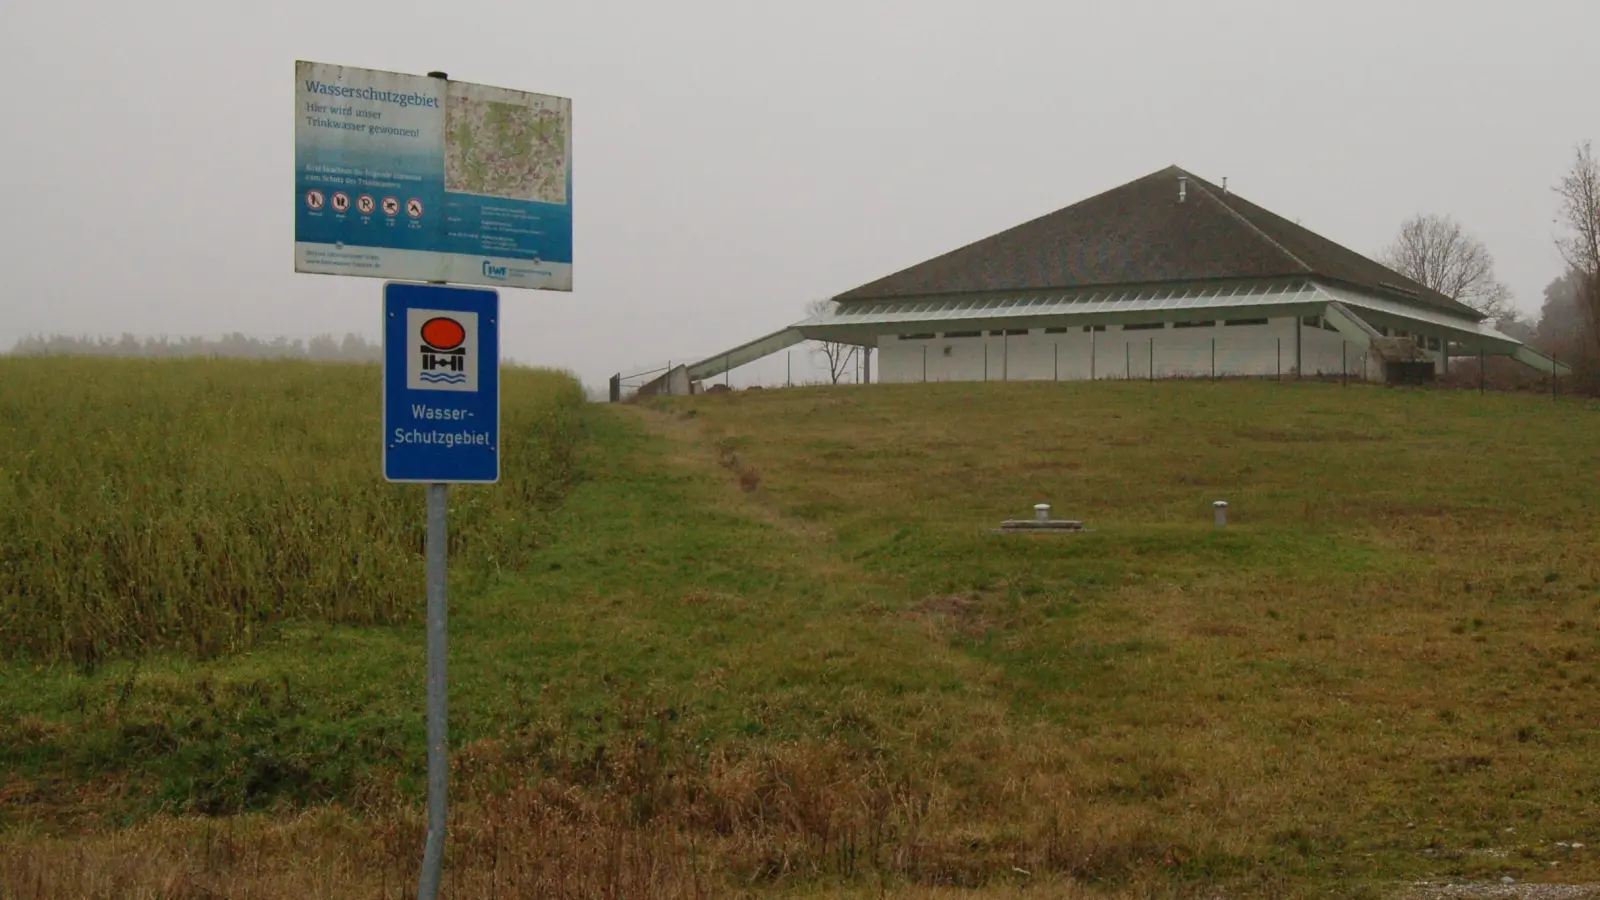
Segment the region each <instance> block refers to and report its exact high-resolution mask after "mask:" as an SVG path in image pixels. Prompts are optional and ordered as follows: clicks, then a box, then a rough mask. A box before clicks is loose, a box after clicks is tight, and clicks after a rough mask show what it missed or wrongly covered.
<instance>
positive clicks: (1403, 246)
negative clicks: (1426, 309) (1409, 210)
mask: <svg viewBox="0 0 1600 900" xmlns="http://www.w3.org/2000/svg"><path fill="white" fill-rule="evenodd" d="M1379 261H1380V262H1382V263H1383V264H1384V265H1386V266H1388V267H1389V268H1391V269H1394V270H1395V271H1396V272H1399V273H1400V274H1402V275H1405V276H1406V277H1408V278H1410V279H1411V280H1413V281H1416V282H1419V283H1420V284H1422V285H1423V286H1425V287H1430V288H1433V289H1434V290H1436V291H1438V292H1439V293H1441V294H1444V295H1445V296H1446V297H1449V298H1450V299H1452V300H1456V301H1459V302H1461V303H1465V304H1466V305H1467V306H1470V307H1472V308H1473V309H1475V310H1477V311H1478V312H1481V313H1483V314H1484V315H1485V316H1488V317H1489V318H1491V319H1494V320H1497V321H1498V320H1500V319H1505V318H1507V317H1510V316H1515V315H1516V311H1515V310H1514V309H1513V308H1512V306H1511V291H1510V289H1508V288H1507V287H1506V286H1505V285H1503V284H1501V283H1500V281H1499V280H1498V279H1496V278H1495V277H1494V257H1493V256H1491V255H1490V253H1489V248H1487V247H1485V246H1484V245H1483V242H1482V241H1480V240H1478V239H1477V238H1475V237H1473V236H1472V235H1471V234H1469V233H1467V231H1466V230H1465V229H1463V228H1462V227H1461V223H1459V222H1457V221H1456V220H1455V219H1452V218H1451V217H1449V216H1439V215H1416V216H1412V217H1411V218H1409V219H1407V220H1406V221H1405V223H1404V224H1402V225H1401V226H1400V234H1399V235H1398V236H1396V237H1395V239H1394V242H1393V243H1391V244H1390V245H1389V246H1388V247H1387V248H1386V249H1385V250H1384V251H1383V253H1382V254H1381V255H1380V256H1379Z"/></svg>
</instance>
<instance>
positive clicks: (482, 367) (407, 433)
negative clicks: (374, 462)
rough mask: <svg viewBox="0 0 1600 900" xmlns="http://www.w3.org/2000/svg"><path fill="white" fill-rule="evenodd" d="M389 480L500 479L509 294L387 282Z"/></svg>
mask: <svg viewBox="0 0 1600 900" xmlns="http://www.w3.org/2000/svg"><path fill="white" fill-rule="evenodd" d="M383 477H384V478H386V479H388V480H389V481H405V482H428V483H433V484H450V483H490V482H495V481H499V480H500V295H499V293H498V292H496V291H494V290H491V289H487V288H473V287H450V286H446V285H437V284H407V283H403V282H389V283H388V284H385V285H384V286H383Z"/></svg>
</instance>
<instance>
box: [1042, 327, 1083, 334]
mask: <svg viewBox="0 0 1600 900" xmlns="http://www.w3.org/2000/svg"><path fill="white" fill-rule="evenodd" d="M1069 330H1070V329H1067V328H1046V329H1045V330H1044V333H1045V334H1066V333H1067V332H1068V331H1069ZM1084 330H1085V331H1087V330H1088V329H1084Z"/></svg>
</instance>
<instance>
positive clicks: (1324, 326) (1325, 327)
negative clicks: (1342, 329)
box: [1322, 319, 1339, 331]
mask: <svg viewBox="0 0 1600 900" xmlns="http://www.w3.org/2000/svg"><path fill="white" fill-rule="evenodd" d="M1322 330H1323V331H1338V330H1339V329H1337V328H1335V327H1334V325H1333V323H1332V322H1329V321H1328V320H1327V319H1323V320H1322Z"/></svg>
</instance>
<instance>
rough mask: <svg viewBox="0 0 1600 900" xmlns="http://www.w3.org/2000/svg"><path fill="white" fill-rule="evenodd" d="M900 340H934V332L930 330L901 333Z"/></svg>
mask: <svg viewBox="0 0 1600 900" xmlns="http://www.w3.org/2000/svg"><path fill="white" fill-rule="evenodd" d="M900 340H902V341H931V340H933V333H932V332H929V333H927V334H902V335H900Z"/></svg>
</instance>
